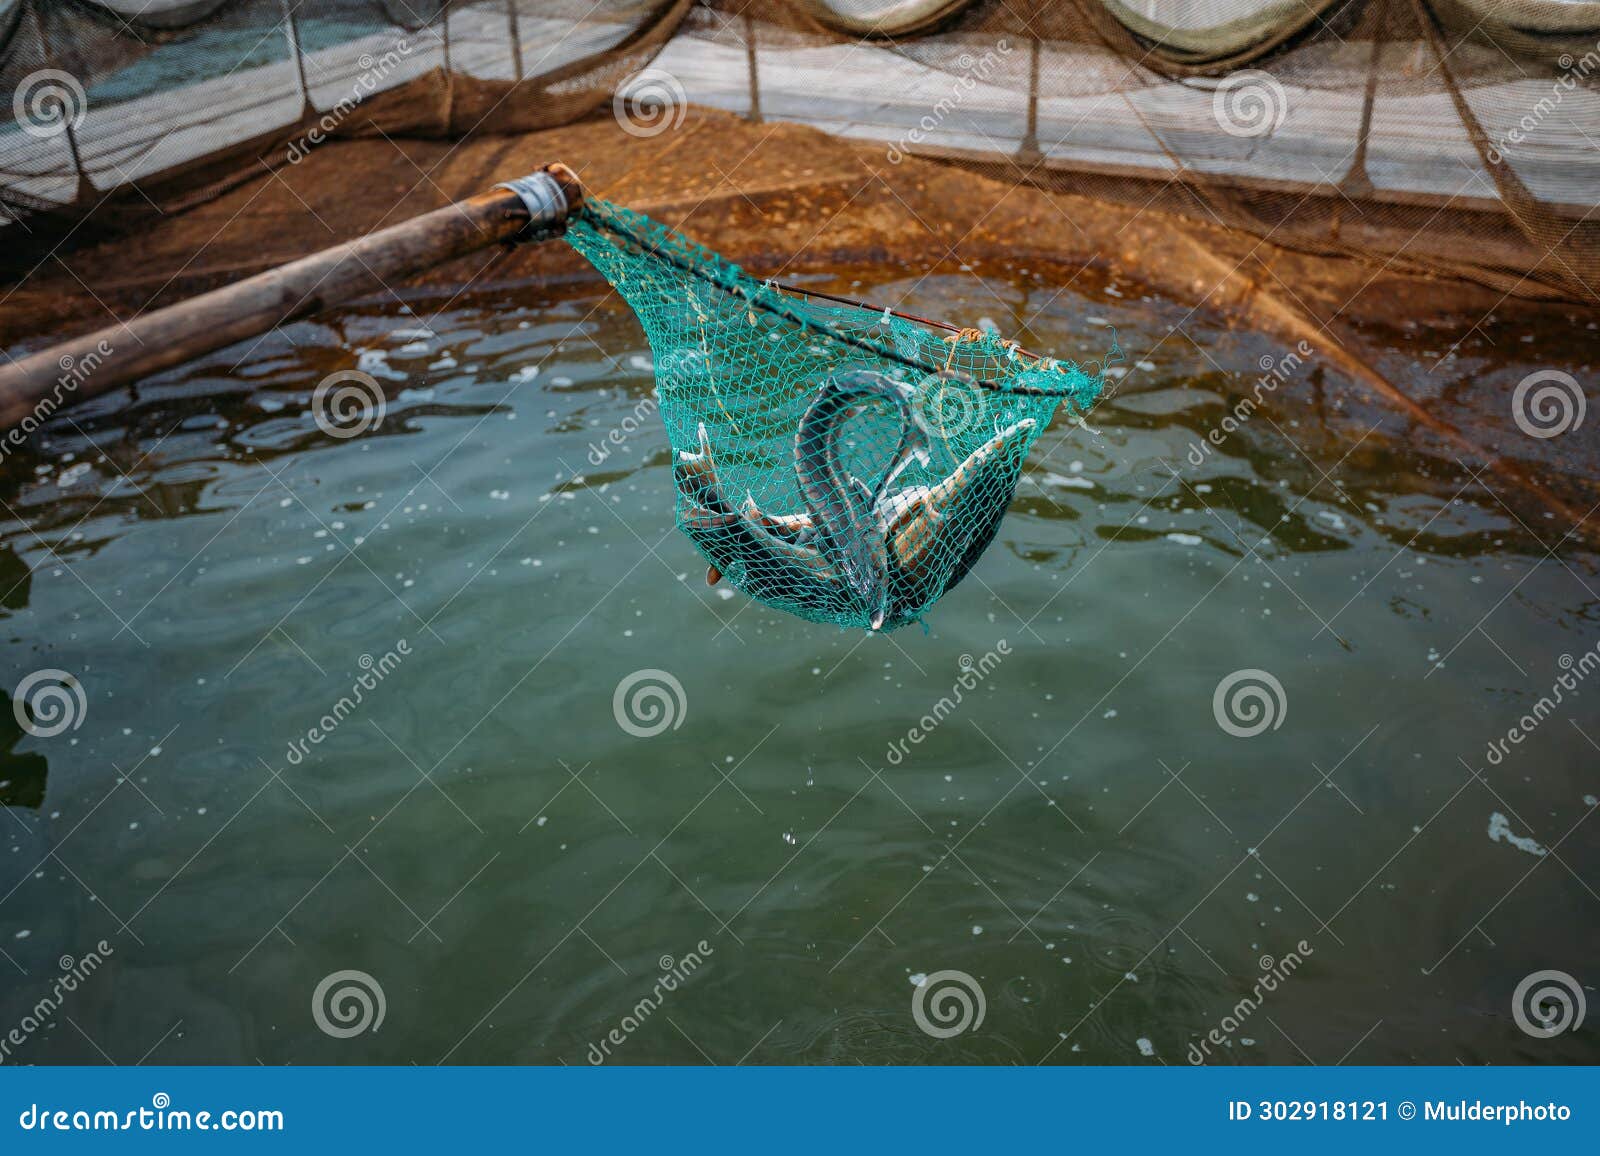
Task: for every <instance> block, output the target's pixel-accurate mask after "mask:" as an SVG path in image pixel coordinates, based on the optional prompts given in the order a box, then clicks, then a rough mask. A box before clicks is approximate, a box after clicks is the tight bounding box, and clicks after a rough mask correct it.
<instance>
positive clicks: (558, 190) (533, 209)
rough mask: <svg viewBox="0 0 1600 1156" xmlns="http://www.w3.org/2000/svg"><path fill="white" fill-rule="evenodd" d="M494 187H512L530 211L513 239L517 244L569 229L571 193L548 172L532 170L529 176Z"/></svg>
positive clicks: (555, 234)
mask: <svg viewBox="0 0 1600 1156" xmlns="http://www.w3.org/2000/svg"><path fill="white" fill-rule="evenodd" d="M494 187H495V188H497V189H509V190H511V191H512V192H513V193H515V194H516V195H517V199H518V200H520V201H521V202H522V206H523V208H525V209H527V210H528V223H527V225H526V226H524V227H523V229H522V230H521V231H520V232H519V233H517V235H516V236H515V237H514V238H512V239H513V240H514V241H515V242H516V243H517V244H527V243H529V242H533V241H544V240H548V239H549V238H551V237H559V236H560V235H561V234H562V233H563V232H565V231H566V227H567V214H568V212H569V211H570V206H569V205H568V203H567V194H566V192H565V191H564V190H563V189H562V187H561V182H559V181H557V180H556V179H555V177H553V176H551V175H550V174H549V173H548V172H545V171H543V170H540V171H539V172H535V173H529V174H528V175H527V176H525V177H517V178H516V179H514V180H509V181H501V182H500V183H499V184H497V185H495V186H494Z"/></svg>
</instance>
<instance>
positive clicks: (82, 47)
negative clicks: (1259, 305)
mask: <svg viewBox="0 0 1600 1156" xmlns="http://www.w3.org/2000/svg"><path fill="white" fill-rule="evenodd" d="M0 37H3V40H0V75H3V77H4V80H5V82H6V86H7V88H8V90H10V91H12V92H13V93H14V96H15V99H14V100H13V102H12V107H11V109H10V111H9V112H6V111H0V115H5V116H10V117H11V119H10V120H9V121H8V122H0V205H3V207H4V209H5V210H6V211H7V212H8V213H9V214H10V216H11V217H12V218H13V220H12V221H11V222H9V223H8V224H0V231H11V230H13V229H15V228H17V227H18V226H19V225H20V226H22V227H26V228H28V230H29V231H30V233H33V232H39V233H41V234H45V235H49V234H51V233H52V232H55V233H59V232H61V231H64V230H65V229H66V228H70V227H71V223H72V222H73V221H75V220H76V219H78V218H79V217H81V215H83V214H84V213H85V212H86V211H87V210H89V209H90V208H92V207H94V206H96V205H98V204H100V203H101V202H102V201H103V200H105V199H107V198H108V197H110V198H115V201H114V202H113V203H115V204H116V205H118V206H120V207H121V208H122V210H123V211H124V212H125V213H126V214H127V216H128V218H129V219H130V220H133V219H137V217H138V215H139V214H140V213H146V214H148V213H152V212H154V211H155V209H154V207H153V206H159V207H160V208H161V209H170V208H171V207H172V206H174V205H182V204H185V203H192V202H193V201H195V200H199V199H203V198H205V197H207V196H210V195H214V193H215V192H216V191H217V190H219V189H221V188H224V187H227V185H228V184H230V183H233V182H236V181H237V180H238V179H241V178H242V177H245V176H248V175H250V174H253V173H259V172H260V171H261V170H260V166H261V165H262V164H267V165H269V166H277V165H281V164H285V163H292V162H293V161H294V160H295V159H296V157H297V156H298V155H301V153H303V150H305V149H309V148H311V147H314V146H315V144H316V143H317V141H318V140H319V139H322V138H324V137H327V136H331V135H373V134H377V133H380V132H381V133H386V134H390V135H399V134H411V135H419V134H421V135H431V136H445V137H460V136H463V135H466V134H470V133H485V132H509V131H523V130H529V129H536V128H543V127H548V126H551V125H556V124H561V123H566V122H568V121H571V120H573V119H576V118H579V117H582V116H585V115H587V114H589V113H591V112H594V111H595V110H596V109H597V108H598V107H599V106H601V105H602V104H605V103H606V102H608V100H610V98H611V97H612V96H613V94H618V93H620V94H621V95H622V96H624V97H626V96H627V95H629V94H628V88H629V85H630V84H631V83H633V82H634V81H636V80H637V79H638V76H639V74H640V72H641V70H646V69H648V70H651V71H652V74H653V80H652V82H651V83H650V84H649V85H646V86H642V87H641V89H640V91H644V92H646V93H647V95H648V97H649V99H650V100H652V101H655V102H656V105H657V107H659V104H660V102H661V101H666V102H668V103H669V104H670V103H671V102H673V101H679V100H686V101H689V102H692V103H699V104H704V105H710V106H714V107H719V108H723V109H727V110H730V111H734V112H737V113H740V114H743V115H747V116H750V117H752V118H753V119H763V120H767V121H780V120H781V121H798V122H802V123H807V124H812V125H815V126H816V127H819V128H822V129H824V130H826V131H830V132H834V133H838V134H841V135H844V136H848V137H850V138H853V139H858V140H865V141H870V142H874V143H875V144H877V145H878V146H880V147H881V148H882V149H883V156H884V162H885V163H886V164H893V163H896V161H897V158H898V157H900V156H903V155H913V154H914V155H919V156H924V157H932V158H935V159H943V160H948V161H951V162H955V163H960V164H964V165H969V166H975V167H978V168H980V169H982V170H983V171H984V172H986V173H987V174H989V175H991V176H996V177H999V178H1001V179H1003V180H1006V181H1008V182H1011V183H1013V184H1019V183H1032V184H1038V185H1041V186H1044V187H1047V188H1052V189H1059V190H1063V191H1071V192H1080V193H1086V194H1090V195H1093V196H1096V197H1099V198H1103V199H1108V200H1112V201H1117V202H1121V203H1126V204H1131V205H1136V206H1141V207H1144V206H1148V207H1150V208H1153V209H1159V210H1164V211H1167V212H1175V213H1180V214H1185V215H1188V216H1191V217H1195V218H1198V219H1201V220H1205V221H1208V222H1211V223H1214V224H1223V225H1226V226H1229V227H1232V228H1237V229H1242V230H1246V231H1248V232H1251V233H1254V234H1256V235H1258V236H1261V237H1264V238H1270V240H1271V241H1272V243H1273V244H1275V245H1278V246H1287V247H1292V248H1298V249H1302V250H1306V251H1310V252H1314V253H1329V254H1339V255H1344V256H1357V257H1362V258H1366V259H1371V260H1374V261H1375V262H1377V263H1379V264H1380V265H1388V266H1392V267H1394V268H1397V269H1400V270H1405V271H1410V272H1419V271H1420V272H1436V273H1443V274H1448V275H1451V276H1458V277H1466V278H1469V279H1472V280H1474V281H1477V282H1480V283H1482V284H1486V285H1489V286H1491V287H1492V288H1494V289H1496V290H1497V291H1500V292H1503V293H1508V294H1521V295H1537V296H1550V295H1557V296H1563V297H1569V298H1573V299H1578V300H1591V301H1593V300H1600V293H1597V287H1600V235H1597V232H1596V230H1597V229H1600V224H1597V223H1596V221H1594V220H1593V219H1591V215H1592V214H1593V212H1594V210H1595V209H1596V207H1597V205H1600V147H1597V144H1596V142H1600V93H1597V92H1596V83H1597V82H1596V77H1597V76H1600V4H1595V3H1570V2H1569V3H1557V2H1554V0H1526V2H1518V3H1512V2H1504V0H1427V2H1424V0H1198V2H1197V0H1190V2H1185V3H1180V2H1178V0H1056V2H1053V3H1042V2H1038V0H976V2H971V3H961V2H959V0H748V2H744V0H701V3H699V4H694V3H693V2H692V0H632V2H629V0H602V2H600V3H598V4H592V3H590V2H589V0H478V2H455V3H445V2H443V0H67V2H64V3H52V4H46V3H42V2H39V0H9V2H7V0H0ZM618 115H619V116H620V115H622V113H620V112H619V114H618ZM34 222H37V224H35V223H34ZM13 235H15V234H13ZM1283 289H1284V290H1285V291H1289V292H1292V287H1283Z"/></svg>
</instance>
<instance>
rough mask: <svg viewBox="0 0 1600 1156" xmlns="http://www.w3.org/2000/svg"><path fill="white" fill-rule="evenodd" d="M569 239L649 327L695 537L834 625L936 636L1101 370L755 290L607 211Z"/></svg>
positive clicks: (592, 214)
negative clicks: (1037, 449) (942, 606)
mask: <svg viewBox="0 0 1600 1156" xmlns="http://www.w3.org/2000/svg"><path fill="white" fill-rule="evenodd" d="M565 235H566V239H567V241H568V242H569V243H570V244H571V245H572V246H573V248H575V249H576V250H577V251H578V252H579V253H581V254H582V255H583V256H584V257H585V258H587V259H588V260H589V262H590V263H591V264H593V265H594V266H595V268H596V269H598V270H599V271H600V273H601V274H602V275H603V276H604V277H605V278H606V280H607V281H608V282H610V283H611V285H612V286H613V287H614V288H615V289H616V290H617V291H618V292H619V293H620V294H621V295H622V297H623V299H624V300H625V301H626V302H627V303H628V305H629V306H630V307H631V308H632V309H633V311H634V313H635V314H637V315H638V318H639V321H640V323H641V325H642V326H643V327H644V332H645V336H646V337H647V338H648V340H649V342H650V349H651V353H652V355H653V360H654V362H655V376H656V389H657V394H658V397H659V400H660V409H661V418H662V422H663V424H664V425H665V426H666V430H667V438H668V441H669V442H670V444H671V446H672V451H673V481H674V484H675V486H676V489H677V506H676V513H677V523H678V527H679V529H681V530H682V531H683V533H684V534H685V535H687V536H688V538H689V539H690V541H692V542H693V543H694V544H695V546H696V547H698V548H699V550H700V552H701V553H702V554H703V555H704V556H705V558H706V561H707V563H708V564H709V569H708V578H709V580H710V581H712V582H713V583H715V582H717V581H719V580H723V579H726V581H727V582H729V583H730V584H731V585H732V586H733V587H734V588H736V589H738V590H740V591H742V592H743V593H745V594H746V595H748V596H749V597H751V598H754V599H756V600H757V601H759V602H763V603H765V604H766V605H768V606H773V607H776V608H777V609H780V610H784V611H787V612H789V613H791V614H797V615H799V616H800V617H802V618H807V619H810V620H812V621H815V622H831V623H835V624H837V625H839V626H844V627H855V628H865V629H868V630H875V631H876V630H893V629H896V628H898V627H901V626H904V625H906V624H908V623H911V622H916V621H919V620H921V619H922V618H923V615H924V614H926V612H927V611H928V609H929V608H930V607H931V606H932V605H933V604H934V603H935V602H937V601H938V600H939V599H940V598H941V597H943V596H944V594H945V593H947V592H948V591H949V590H950V589H951V588H952V587H954V586H955V585H956V584H957V583H958V582H960V581H961V580H962V578H964V577H966V575H967V573H968V572H969V571H970V570H971V569H972V567H973V565H974V564H975V563H976V562H977V561H978V559H979V558H980V557H981V556H982V554H983V552H984V550H985V549H987V548H988V546H989V544H990V543H991V542H992V541H993V540H994V537H995V534H996V533H997V532H998V530H999V527H1000V522H1001V520H1002V518H1003V517H1004V516H1005V512H1006V507H1007V506H1008V505H1009V504H1010V501H1011V498H1012V495H1013V494H1014V493H1015V491H1016V488H1017V483H1018V480H1019V479H1020V477H1021V475H1022V465H1023V461H1024V459H1025V458H1026V457H1027V454H1028V450H1029V448H1030V447H1031V446H1032V445H1033V443H1034V441H1035V440H1036V439H1037V438H1038V437H1039V435H1040V434H1042V433H1043V432H1044V429H1045V427H1046V426H1047V425H1048V424H1049V423H1050V419H1051V417H1052V416H1053V415H1054V413H1055V411H1056V408H1057V407H1058V406H1061V405H1063V404H1064V405H1066V406H1067V407H1068V409H1069V411H1070V412H1072V413H1073V414H1076V415H1081V414H1083V413H1086V412H1087V411H1088V409H1089V407H1090V406H1091V405H1093V404H1094V402H1095V401H1096V399H1098V398H1099V396H1100V395H1101V393H1102V392H1103V390H1104V388H1105V373H1104V370H1105V368H1106V367H1107V366H1108V365H1109V364H1110V363H1111V362H1112V361H1115V360H1120V358H1121V351H1120V350H1119V349H1118V348H1117V345H1116V339H1115V333H1114V332H1113V334H1112V344H1111V348H1110V350H1109V351H1108V352H1107V354H1106V356H1105V358H1104V359H1103V361H1102V362H1101V363H1100V364H1099V365H1098V366H1094V367H1093V372H1090V371H1089V369H1087V368H1086V367H1084V366H1080V365H1078V364H1077V363H1075V362H1071V361H1058V360H1056V359H1054V358H1039V357H1036V356H1034V355H1032V354H1028V353H1025V352H1023V351H1022V350H1020V349H1019V348H1018V347H1017V346H1016V345H1015V343H1012V342H1008V341H1004V340H1002V339H1001V338H999V337H998V336H996V335H994V334H990V333H984V332H980V331H977V330H958V331H955V332H954V333H949V332H945V331H943V330H942V329H941V328H940V327H938V326H937V325H936V324H935V323H929V322H924V321H920V320H918V319H913V318H909V317H905V316H902V315H899V314H896V313H893V312H891V311H889V310H882V311H879V310H877V309H874V308H872V307H867V306H861V305H857V304H854V303H850V304H844V303H839V302H837V301H835V300H831V299H825V298H822V297H818V296H812V295H800V294H798V293H797V291H795V290H789V291H788V292H785V291H784V289H782V288H780V287H779V286H777V285H775V284H773V283H771V282H766V281H761V280H759V279H757V278H754V277H751V276H749V275H748V274H746V273H745V272H743V271H742V270H741V269H739V268H738V267H737V266H736V265H734V264H732V263H731V262H729V261H727V260H725V259H723V258H722V257H720V256H718V255H717V254H715V253H713V252H711V251H710V250H708V249H705V248H704V247H702V246H700V245H697V244H695V243H694V242H692V241H689V240H687V239H686V238H684V237H682V236H680V235H679V234H677V233H674V232H673V231H671V230H670V229H667V228H665V227H663V226H661V225H659V224H657V223H656V222H654V221H651V220H650V219H649V218H648V217H645V216H643V215H641V214H639V213H635V212H632V211H630V210H628V209H624V208H622V207H620V206H617V205H612V204H609V203H607V202H606V201H603V200H601V199H599V198H589V199H587V200H586V201H585V202H584V206H583V209H582V211H581V212H580V213H579V214H577V216H576V217H575V218H574V219H573V220H571V221H570V222H569V224H568V228H567V231H566V234H565Z"/></svg>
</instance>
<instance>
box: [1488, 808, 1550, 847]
mask: <svg viewBox="0 0 1600 1156" xmlns="http://www.w3.org/2000/svg"><path fill="white" fill-rule="evenodd" d="M1489 838H1490V839H1492V840H1493V841H1494V842H1496V843H1498V842H1500V841H1501V840H1502V839H1504V840H1505V841H1506V842H1507V843H1510V844H1511V845H1512V846H1513V847H1515V848H1516V849H1517V850H1518V851H1526V852H1527V853H1528V854H1530V855H1536V856H1544V855H1548V854H1549V853H1550V852H1548V851H1547V850H1545V849H1544V848H1543V847H1541V846H1539V842H1538V840H1537V839H1535V838H1534V837H1533V836H1532V835H1513V834H1512V833H1511V821H1510V820H1509V819H1507V818H1506V817H1505V816H1504V815H1502V814H1501V813H1500V812H1499V811H1496V812H1495V813H1494V814H1492V815H1490V816H1489Z"/></svg>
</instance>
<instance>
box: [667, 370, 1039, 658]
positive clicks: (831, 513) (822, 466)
mask: <svg viewBox="0 0 1600 1156" xmlns="http://www.w3.org/2000/svg"><path fill="white" fill-rule="evenodd" d="M914 396H915V390H914V388H913V387H910V386H907V385H903V384H901V383H899V382H895V381H893V380H891V379H889V378H887V377H885V376H883V375H882V374H878V373H873V372H871V371H867V370H855V371H851V372H847V373H844V374H840V375H838V376H836V377H833V378H830V379H829V380H828V381H826V382H825V383H824V384H823V386H822V388H821V390H820V391H819V392H818V394H817V397H816V398H815V399H814V400H813V401H812V403H811V405H810V406H809V407H808V408H807V409H806V412H805V415H804V416H803V417H802V418H801V420H800V425H799V428H798V431H797V433H796V437H795V475H796V479H797V481H798V483H799V488H800V493H801V496H802V498H803V499H804V501H805V505H806V509H805V510H804V511H803V512H801V513H797V514H770V513H768V512H766V511H764V510H762V509H761V508H760V506H759V505H758V504H757V503H756V501H755V499H754V497H753V496H751V495H749V494H746V496H745V498H744V500H743V501H742V502H739V503H737V504H736V503H735V502H733V501H732V500H731V499H730V497H729V495H728V494H727V492H726V490H725V488H724V486H723V484H722V482H721V480H720V478H719V477H718V474H717V471H716V468H715V465H714V463H713V461H712V453H711V445H710V440H709V437H708V436H707V433H706V428H705V426H704V424H702V425H701V426H700V427H699V430H698V441H699V449H698V451H696V452H689V451H680V452H679V454H678V456H677V460H676V462H675V464H674V467H673V476H674V481H675V482H676V484H677V487H678V491H679V493H680V494H681V495H682V496H683V498H684V510H683V513H682V517H681V521H682V523H683V526H684V529H685V531H686V532H687V533H688V534H689V536H690V538H691V539H693V540H694V542H695V543H696V544H697V545H698V546H699V547H700V549H701V551H702V552H703V553H705V555H706V557H707V558H708V559H709V560H710V563H711V564H710V567H709V570H708V573H707V581H708V582H710V583H712V584H715V583H716V582H717V581H718V580H720V578H721V577H722V575H723V574H732V575H734V576H735V578H736V580H737V582H738V584H739V585H740V586H741V587H742V588H743V589H744V590H745V592H746V593H748V594H750V595H751V596H752V597H755V598H759V599H761V600H763V601H768V602H776V603H777V604H779V605H785V606H798V607H800V608H803V609H809V610H813V611H817V612H819V613H822V614H825V615H826V614H830V613H831V612H833V611H836V610H837V608H838V607H839V606H840V605H854V606H856V607H858V608H859V609H860V610H861V611H862V612H863V613H864V614H865V615H866V617H867V621H868V623H869V625H870V627H871V629H873V630H881V629H883V628H884V627H885V626H889V627H894V626H900V625H903V624H905V623H906V622H910V621H912V620H914V619H915V618H916V617H917V616H918V615H920V613H921V612H922V611H923V610H924V609H925V608H926V607H927V606H928V605H930V604H931V603H932V602H934V601H935V600H936V599H937V598H939V597H940V596H942V595H943V594H944V593H946V592H947V591H949V590H950V589H951V588H952V587H954V586H955V585H956V583H958V582H960V581H961V579H962V578H964V577H966V575H967V573H968V572H969V571H970V570H971V569H972V567H973V565H974V564H976V562H977V560H978V558H979V557H981V556H982V554H983V552H984V550H986V549H987V548H988V546H989V544H990V543H991V542H992V541H993V540H994V537H995V534H996V533H997V532H998V531H999V528H1000V523H1001V521H1002V520H1003V519H1004V517H1005V511H1006V507H1007V506H1008V505H1009V504H1010V501H1011V496H1012V494H1013V493H1014V492H1015V490H1016V485H1017V480H1018V478H1019V477H1020V476H1021V471H1022V462H1023V458H1024V457H1025V451H1026V448H1027V446H1028V443H1029V440H1030V438H1031V436H1032V431H1033V429H1034V427H1035V426H1036V425H1037V422H1036V420H1035V419H1033V418H1025V419H1023V420H1021V421H1018V422H1015V423H1013V424H1011V425H1009V426H1007V427H1005V428H1004V429H1002V430H999V431H998V432H996V433H995V434H994V436H993V437H991V438H989V439H988V440H987V441H985V442H984V443H983V444H982V445H981V446H979V447H978V448H977V449H975V450H973V451H972V453H970V454H968V455H967V456H966V458H965V459H963V460H962V461H961V462H960V463H959V464H958V465H957V466H956V467H955V469H954V470H952V471H951V472H950V473H949V474H948V475H947V476H945V477H944V478H943V479H941V480H940V481H939V482H937V483H935V484H933V485H915V486H904V487H899V488H896V487H895V483H896V481H897V480H898V479H899V478H900V476H901V475H902V474H903V473H904V472H905V471H906V470H907V469H908V468H909V467H910V466H911V465H912V464H913V463H921V464H924V465H925V464H926V463H927V461H928V456H929V449H928V447H929V442H930V431H929V430H928V428H927V426H926V424H925V423H924V422H923V420H922V418H921V415H920V414H918V413H917V411H916V408H915V406H914V405H913V404H912V400H913V398H914ZM875 402H883V403H887V404H888V405H889V406H890V407H891V409H892V410H893V411H894V412H895V413H896V414H897V415H898V416H899V419H900V428H899V433H898V435H897V436H898V441H897V444H896V447H895V452H894V455H893V457H892V459H891V463H890V466H889V468H888V469H887V470H886V471H885V473H884V475H883V478H882V479H881V480H880V481H879V482H878V483H877V485H876V486H868V485H867V484H866V483H864V482H863V481H862V480H861V479H860V478H857V477H855V476H854V475H853V474H851V473H850V472H849V471H848V470H847V469H846V468H845V466H844V465H843V463H842V461H841V459H840V454H839V448H840V439H841V431H842V429H843V426H844V424H845V422H846V421H848V420H849V419H850V418H852V417H854V416H855V415H857V414H858V413H860V412H862V410H863V409H864V408H865V407H867V406H869V405H871V404H874V403H875ZM952 559H954V561H953V562H952V561H951V560H952Z"/></svg>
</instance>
